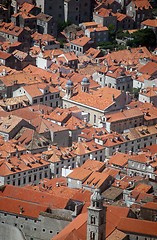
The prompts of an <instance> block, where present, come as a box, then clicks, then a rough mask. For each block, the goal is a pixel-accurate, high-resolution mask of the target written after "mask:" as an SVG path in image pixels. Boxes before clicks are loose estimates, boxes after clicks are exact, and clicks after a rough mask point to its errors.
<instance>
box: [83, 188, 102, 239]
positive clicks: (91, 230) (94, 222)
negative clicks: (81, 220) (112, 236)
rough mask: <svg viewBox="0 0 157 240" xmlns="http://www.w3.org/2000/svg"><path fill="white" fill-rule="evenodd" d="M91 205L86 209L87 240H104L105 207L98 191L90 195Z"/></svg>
mask: <svg viewBox="0 0 157 240" xmlns="http://www.w3.org/2000/svg"><path fill="white" fill-rule="evenodd" d="M90 201H91V204H90V206H89V207H88V219H87V240H105V239H106V207H104V206H103V198H102V196H101V194H100V191H99V189H96V190H95V191H94V193H93V194H92V195H91V199H90Z"/></svg>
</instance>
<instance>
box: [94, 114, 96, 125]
mask: <svg viewBox="0 0 157 240" xmlns="http://www.w3.org/2000/svg"><path fill="white" fill-rule="evenodd" d="M94 123H96V115H94Z"/></svg>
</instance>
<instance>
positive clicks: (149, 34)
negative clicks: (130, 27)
mask: <svg viewBox="0 0 157 240" xmlns="http://www.w3.org/2000/svg"><path fill="white" fill-rule="evenodd" d="M130 37H131V38H132V40H128V41H127V45H128V46H130V47H138V46H139V45H141V46H146V47H147V48H151V49H153V48H155V46H156V36H155V33H154V32H153V31H152V30H151V29H149V28H146V29H141V30H138V31H136V32H134V33H132V34H130Z"/></svg>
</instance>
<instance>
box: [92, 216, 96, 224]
mask: <svg viewBox="0 0 157 240" xmlns="http://www.w3.org/2000/svg"><path fill="white" fill-rule="evenodd" d="M91 224H95V217H94V216H93V215H92V216H91Z"/></svg>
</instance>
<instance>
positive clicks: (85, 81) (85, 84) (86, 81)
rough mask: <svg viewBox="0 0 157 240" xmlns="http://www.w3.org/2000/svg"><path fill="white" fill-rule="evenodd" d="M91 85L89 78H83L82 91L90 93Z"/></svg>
mask: <svg viewBox="0 0 157 240" xmlns="http://www.w3.org/2000/svg"><path fill="white" fill-rule="evenodd" d="M89 85H90V81H89V79H88V78H86V77H85V78H83V79H82V81H81V89H82V92H89Z"/></svg>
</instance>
